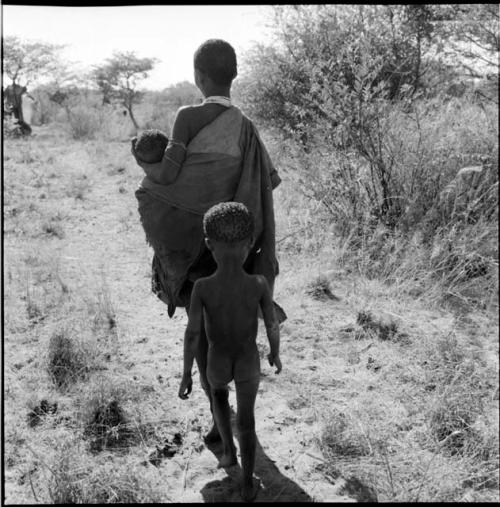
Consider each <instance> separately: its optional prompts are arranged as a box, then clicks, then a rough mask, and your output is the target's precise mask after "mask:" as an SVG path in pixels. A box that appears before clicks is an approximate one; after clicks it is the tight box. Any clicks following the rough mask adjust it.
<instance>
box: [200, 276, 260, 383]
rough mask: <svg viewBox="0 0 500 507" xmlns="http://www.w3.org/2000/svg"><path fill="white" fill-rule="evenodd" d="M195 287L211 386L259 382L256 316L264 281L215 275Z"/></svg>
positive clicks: (245, 277)
mask: <svg viewBox="0 0 500 507" xmlns="http://www.w3.org/2000/svg"><path fill="white" fill-rule="evenodd" d="M196 285H197V287H196V290H197V291H198V294H199V296H200V299H201V300H202V301H203V306H204V309H205V311H204V317H205V326H206V333H207V340H208V344H209V349H208V364H207V377H208V380H209V382H210V385H212V386H225V385H227V384H228V383H229V382H231V380H234V381H235V382H248V381H258V379H259V376H260V358H259V351H258V349H257V343H256V337H257V328H258V321H257V313H258V310H259V306H260V305H261V304H262V303H263V298H265V297H266V291H267V290H268V288H267V282H266V279H265V278H264V277H263V276H261V275H249V274H247V273H245V272H243V273H239V274H238V275H236V276H233V277H231V278H227V277H221V276H220V275H217V274H214V275H212V276H210V277H207V278H202V279H200V280H198V281H197V283H196Z"/></svg>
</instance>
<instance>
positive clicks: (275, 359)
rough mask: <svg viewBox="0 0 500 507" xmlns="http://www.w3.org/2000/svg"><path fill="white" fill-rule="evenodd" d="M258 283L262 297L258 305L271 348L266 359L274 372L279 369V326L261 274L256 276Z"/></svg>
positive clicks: (277, 371) (266, 284)
mask: <svg viewBox="0 0 500 507" xmlns="http://www.w3.org/2000/svg"><path fill="white" fill-rule="evenodd" d="M258 280H259V285H260V286H261V288H262V297H261V300H260V307H261V309H262V316H263V317H264V324H265V325H266V333H267V339H268V340H269V347H270V348H271V352H270V354H268V356H267V359H268V361H269V364H270V365H271V366H273V365H275V366H276V368H277V369H276V372H275V373H279V372H280V371H281V360H280V328H279V324H278V319H277V318H276V314H275V312H274V305H273V298H272V297H271V291H270V290H269V285H268V283H267V280H266V279H265V278H264V277H263V276H259V277H258Z"/></svg>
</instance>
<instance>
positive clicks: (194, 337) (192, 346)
mask: <svg viewBox="0 0 500 507" xmlns="http://www.w3.org/2000/svg"><path fill="white" fill-rule="evenodd" d="M202 319H203V304H202V301H201V298H200V295H199V284H198V282H196V283H195V284H194V286H193V292H192V293H191V303H190V307H189V319H188V324H187V327H186V332H185V333H184V368H183V373H182V380H181V385H180V386H179V398H182V399H183V400H185V399H187V398H188V395H189V394H190V393H191V390H192V387H193V381H192V379H191V369H192V368H193V361H194V357H195V354H196V348H197V346H198V340H199V336H200V330H201V326H202Z"/></svg>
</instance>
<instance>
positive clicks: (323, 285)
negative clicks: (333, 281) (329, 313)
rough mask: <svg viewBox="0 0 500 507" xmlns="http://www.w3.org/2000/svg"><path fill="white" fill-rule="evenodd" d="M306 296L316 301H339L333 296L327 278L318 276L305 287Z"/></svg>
mask: <svg viewBox="0 0 500 507" xmlns="http://www.w3.org/2000/svg"><path fill="white" fill-rule="evenodd" d="M306 294H307V295H308V296H311V297H312V298H313V299H317V300H318V301H328V300H333V301H339V298H338V297H337V296H335V294H333V292H332V289H331V287H330V282H329V280H328V278H327V277H326V276H324V275H319V276H318V277H316V278H315V279H314V280H313V281H312V282H310V283H309V284H308V286H307V287H306Z"/></svg>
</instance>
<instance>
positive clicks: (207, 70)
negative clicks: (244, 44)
mask: <svg viewBox="0 0 500 507" xmlns="http://www.w3.org/2000/svg"><path fill="white" fill-rule="evenodd" d="M194 67H195V68H196V69H199V70H201V71H202V72H203V73H204V74H206V75H207V76H208V77H209V78H210V79H212V81H213V82H214V83H215V84H218V85H220V86H227V85H230V84H231V82H232V81H233V79H234V78H235V77H236V76H237V74H238V71H237V64H236V53H235V51H234V49H233V47H232V46H231V44H229V43H228V42H226V41H224V40H221V39H209V40H207V41H205V42H204V43H203V44H202V45H201V46H200V47H199V48H198V49H197V50H196V52H195V54H194Z"/></svg>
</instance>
